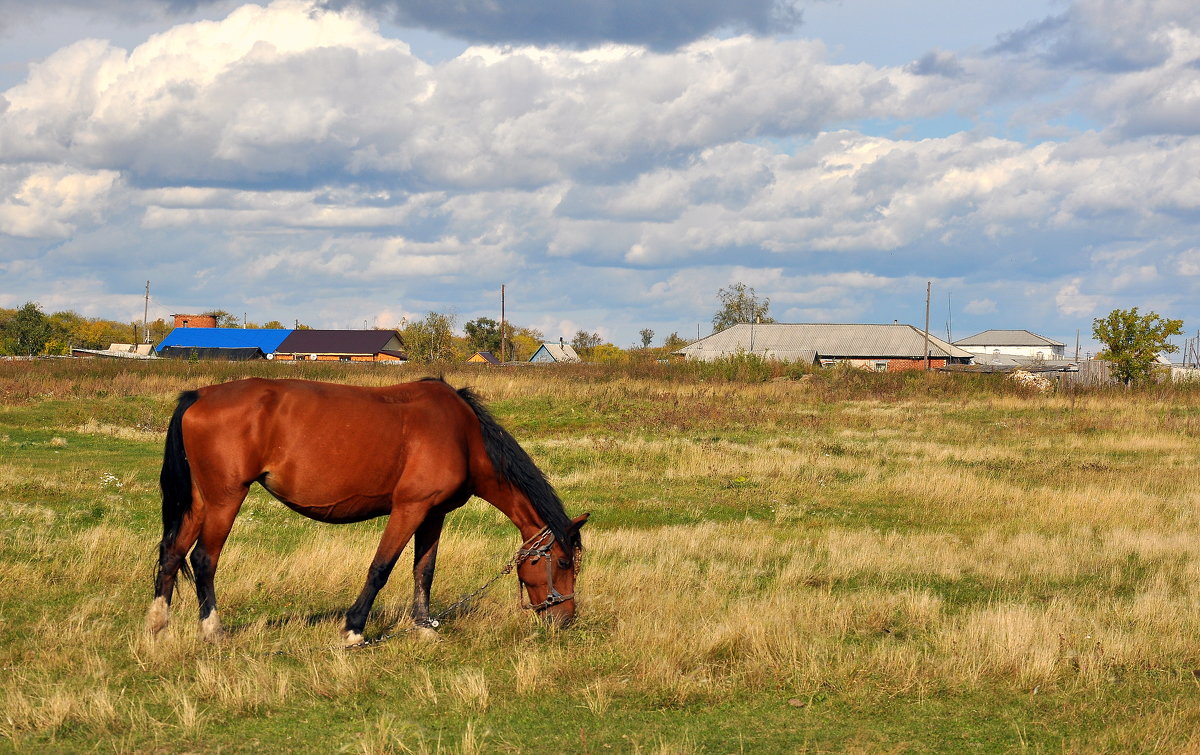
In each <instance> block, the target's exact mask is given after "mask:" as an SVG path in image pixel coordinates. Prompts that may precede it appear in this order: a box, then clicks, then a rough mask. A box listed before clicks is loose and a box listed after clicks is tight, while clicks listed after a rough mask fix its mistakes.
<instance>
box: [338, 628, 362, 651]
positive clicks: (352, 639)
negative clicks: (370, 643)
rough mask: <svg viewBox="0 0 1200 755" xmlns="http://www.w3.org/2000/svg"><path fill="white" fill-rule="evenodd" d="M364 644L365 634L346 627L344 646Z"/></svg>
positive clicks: (343, 633)
mask: <svg viewBox="0 0 1200 755" xmlns="http://www.w3.org/2000/svg"><path fill="white" fill-rule="evenodd" d="M361 644H363V636H362V635H361V634H359V633H358V632H354V631H351V630H349V629H345V630H343V631H342V647H346V648H352V647H354V646H355V645H361Z"/></svg>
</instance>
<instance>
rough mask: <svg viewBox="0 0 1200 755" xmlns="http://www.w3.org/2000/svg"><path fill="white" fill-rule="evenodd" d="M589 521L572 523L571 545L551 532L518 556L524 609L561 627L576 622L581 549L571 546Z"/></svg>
mask: <svg viewBox="0 0 1200 755" xmlns="http://www.w3.org/2000/svg"><path fill="white" fill-rule="evenodd" d="M587 520H588V514H584V515H582V516H578V517H576V518H574V519H572V520H571V528H570V530H569V531H568V534H569V535H570V536H571V537H570V542H568V543H567V544H566V545H565V546H564V544H562V543H560V542H558V540H557V539H556V538H555V537H554V536H553V535H551V534H550V532H549V530H543V531H542V532H539V533H538V534H537V535H535V536H534V537H532V538H530V539H529V540H527V541H525V543H524V544H523V545H522V546H521V550H520V551H519V552H518V555H519V556H520V557H521V560H520V562H519V563H518V564H517V578H518V579H520V580H521V584H522V585H523V586H524V587H525V592H527V593H528V594H529V603H527V604H525V605H524V607H525V608H529V609H532V610H533V611H534V612H535V613H536V614H537V615H538V616H539V617H541V618H543V619H546V620H548V621H551V622H553V623H555V624H558V625H559V626H566V625H568V624H570V623H571V621H572V620H574V618H575V576H576V575H577V574H578V572H579V559H580V555H581V549H580V548H578V547H575V546H574V545H572V543H574V542H578V538H577V537H576V534H577V533H578V532H579V528H580V527H582V526H583V524H584V522H586V521H587Z"/></svg>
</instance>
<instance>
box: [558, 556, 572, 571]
mask: <svg viewBox="0 0 1200 755" xmlns="http://www.w3.org/2000/svg"><path fill="white" fill-rule="evenodd" d="M558 568H559V569H570V568H571V562H570V561H568V560H566V559H565V558H560V559H559V560H558Z"/></svg>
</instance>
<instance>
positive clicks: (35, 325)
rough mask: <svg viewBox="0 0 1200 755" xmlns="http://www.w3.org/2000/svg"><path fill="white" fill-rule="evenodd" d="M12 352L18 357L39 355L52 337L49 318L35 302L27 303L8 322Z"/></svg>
mask: <svg viewBox="0 0 1200 755" xmlns="http://www.w3.org/2000/svg"><path fill="white" fill-rule="evenodd" d="M8 329H9V332H10V334H11V336H10V337H11V343H12V350H13V353H14V354H17V355H19V356H33V355H34V354H41V353H42V350H43V349H45V348H46V342H47V341H49V340H50V336H51V335H53V328H52V326H51V325H50V320H49V318H47V317H46V315H45V314H44V313H43V312H42V307H41V305H40V304H38V303H37V302H33V301H28V302H25V305H24V306H23V307H21V308H20V309H18V310H17V313H16V314H15V315H13V316H12V319H10V320H9V321H8Z"/></svg>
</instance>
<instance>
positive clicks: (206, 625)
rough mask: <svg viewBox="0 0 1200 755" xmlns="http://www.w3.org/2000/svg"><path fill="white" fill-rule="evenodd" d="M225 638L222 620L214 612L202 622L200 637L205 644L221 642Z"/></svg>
mask: <svg viewBox="0 0 1200 755" xmlns="http://www.w3.org/2000/svg"><path fill="white" fill-rule="evenodd" d="M224 636H225V630H224V629H222V628H221V620H220V619H218V618H217V612H216V611H213V612H212V613H210V614H209V615H208V616H206V617H205V618H204V620H203V621H201V622H200V637H202V638H203V639H204V641H205V642H220V641H221V638H222V637H224Z"/></svg>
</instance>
